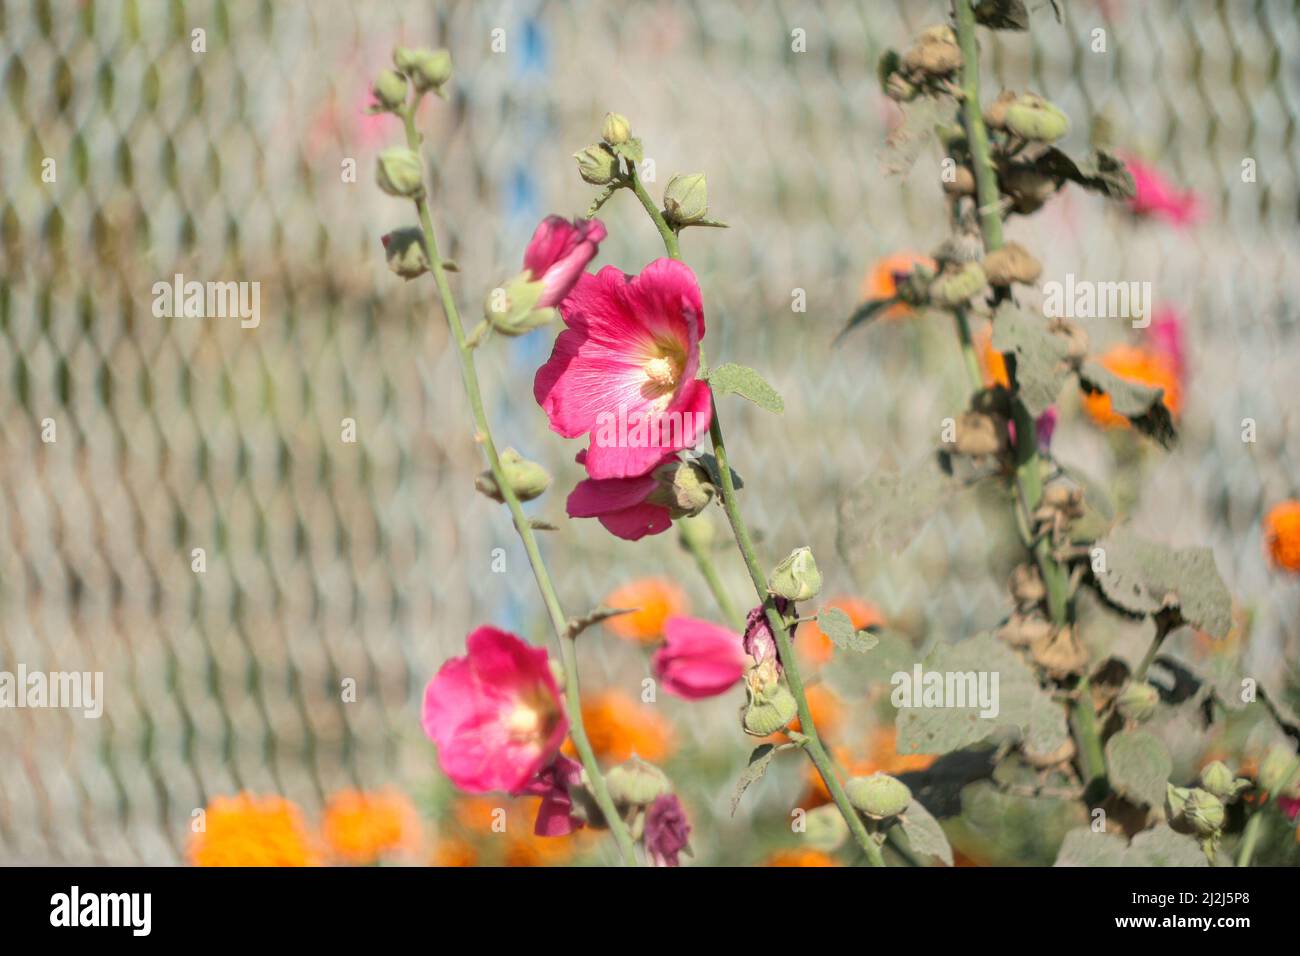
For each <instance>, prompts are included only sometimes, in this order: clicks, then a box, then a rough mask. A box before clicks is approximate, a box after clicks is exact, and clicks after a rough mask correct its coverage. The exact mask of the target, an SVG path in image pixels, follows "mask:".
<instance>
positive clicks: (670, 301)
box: [533, 259, 712, 479]
mask: <svg viewBox="0 0 1300 956" xmlns="http://www.w3.org/2000/svg"><path fill="white" fill-rule="evenodd" d="M560 314H561V315H562V316H563V318H564V323H565V325H566V326H568V328H566V329H565V330H564V331H563V332H561V333H560V334H559V336H558V337H557V338H556V340H555V348H554V350H553V351H552V352H551V357H550V359H548V360H547V362H546V364H545V365H543V366H542V367H541V368H540V369H538V370H537V377H536V379H535V380H534V382H533V395H534V397H535V398H536V399H537V403H538V404H539V405H541V406H542V409H543V410H544V411H545V412H546V415H547V417H548V418H549V419H550V421H551V429H552V430H553V431H555V432H557V433H559V434H561V435H563V436H564V437H565V438H578V437H580V436H582V435H587V434H590V437H591V441H590V444H589V445H588V448H587V457H586V466H587V474H588V475H589V476H591V477H592V478H597V479H603V478H629V477H633V476H636V475H644V474H646V473H647V472H649V471H650V470H651V469H653V468H654V467H655V466H656V465H658V464H659V463H660V462H661V461H663V459H664V457H665V456H666V455H667V454H668V453H670V452H674V451H681V450H682V449H686V448H691V447H693V446H694V445H695V443H696V442H697V441H698V440H699V438H700V437H701V436H702V435H703V433H704V432H706V431H707V430H708V427H709V421H710V420H711V417H712V403H711V399H710V395H709V388H708V385H707V384H706V383H704V382H701V381H698V380H697V379H696V377H695V375H696V372H697V371H698V370H699V363H700V339H702V338H703V337H704V306H703V304H702V303H701V300H700V287H699V285H698V283H696V281H695V275H694V274H693V273H692V272H691V270H690V269H689V268H688V267H687V266H685V265H684V264H682V263H680V262H676V261H674V260H672V259H656V260H655V261H654V262H652V263H650V264H649V265H648V266H646V267H645V269H644V270H643V271H642V272H641V274H640V275H637V276H627V275H624V274H623V273H622V272H620V271H619V270H618V269H615V268H614V267H613V266H606V267H605V268H603V269H601V270H600V272H598V273H596V274H595V275H590V274H587V273H584V274H583V275H581V276H579V277H578V283H577V285H576V286H574V288H573V291H572V292H570V293H569V296H568V298H566V299H565V300H564V302H563V303H562V304H561V306H560Z"/></svg>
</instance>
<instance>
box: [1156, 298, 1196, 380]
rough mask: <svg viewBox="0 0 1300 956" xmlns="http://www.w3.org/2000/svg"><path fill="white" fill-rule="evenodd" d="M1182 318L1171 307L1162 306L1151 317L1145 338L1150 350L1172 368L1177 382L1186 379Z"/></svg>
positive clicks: (1184, 336)
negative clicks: (1167, 362) (1158, 354)
mask: <svg viewBox="0 0 1300 956" xmlns="http://www.w3.org/2000/svg"><path fill="white" fill-rule="evenodd" d="M1184 325H1185V323H1184V322H1183V316H1182V314H1181V313H1180V312H1179V311H1178V310H1177V309H1175V308H1174V307H1173V306H1171V305H1162V306H1161V307H1160V308H1158V309H1156V310H1155V312H1154V314H1153V315H1152V317H1151V324H1150V325H1148V326H1147V329H1146V338H1147V342H1148V343H1149V344H1150V346H1151V348H1152V349H1154V350H1155V351H1156V352H1158V353H1160V354H1161V355H1163V356H1164V357H1165V358H1166V359H1168V360H1169V364H1170V365H1172V366H1173V369H1174V374H1175V375H1177V377H1178V381H1179V382H1184V383H1185V382H1186V378H1187V349H1186V338H1187V337H1186V334H1185V332H1184Z"/></svg>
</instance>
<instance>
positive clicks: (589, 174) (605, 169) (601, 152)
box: [573, 145, 618, 186]
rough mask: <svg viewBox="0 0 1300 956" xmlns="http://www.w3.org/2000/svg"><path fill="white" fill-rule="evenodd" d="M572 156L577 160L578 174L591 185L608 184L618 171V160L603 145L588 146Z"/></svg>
mask: <svg viewBox="0 0 1300 956" xmlns="http://www.w3.org/2000/svg"><path fill="white" fill-rule="evenodd" d="M573 158H574V159H576V160H577V161H578V175H579V176H581V177H582V178H583V181H585V182H588V183H591V185H593V186H608V185H609V184H610V183H612V182H613V181H614V176H615V175H616V174H617V173H618V160H616V159H615V158H614V154H613V153H611V152H610V151H609V150H607V149H605V147H603V146H599V145H596V146H588V147H587V148H586V149H584V150H582V151H580V152H577V153H574V154H573Z"/></svg>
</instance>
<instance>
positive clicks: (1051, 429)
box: [1007, 405, 1059, 448]
mask: <svg viewBox="0 0 1300 956" xmlns="http://www.w3.org/2000/svg"><path fill="white" fill-rule="evenodd" d="M1058 417H1059V416H1058V415H1057V413H1056V406H1055V405H1050V406H1048V409H1047V411H1045V412H1043V414H1041V415H1039V416H1038V417H1037V418H1035V419H1034V441H1035V442H1037V444H1038V447H1039V448H1050V447H1051V445H1052V435H1054V434H1055V433H1056V420H1057V418H1058ZM1007 435H1008V437H1010V439H1011V444H1013V445H1014V444H1015V443H1016V423H1015V422H1012V421H1008V422H1007Z"/></svg>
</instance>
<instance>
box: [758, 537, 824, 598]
mask: <svg viewBox="0 0 1300 956" xmlns="http://www.w3.org/2000/svg"><path fill="white" fill-rule="evenodd" d="M767 589H768V590H769V591H771V592H772V593H773V594H775V595H776V596H777V597H783V598H786V599H787V600H790V601H807V600H810V599H811V598H814V597H816V596H817V593H818V592H819V591H821V589H822V574H821V572H820V571H819V570H817V562H816V560H815V559H814V558H813V553H812V551H811V550H810V549H808V548H795V549H794V550H793V551H791V552H790V554H789V555H787V556H786V559H785V560H784V561H782V562H781V563H780V564H778V565H777V566H776V567H775V568H774V569H773V570H772V573H771V574H770V575H768V578H767Z"/></svg>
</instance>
